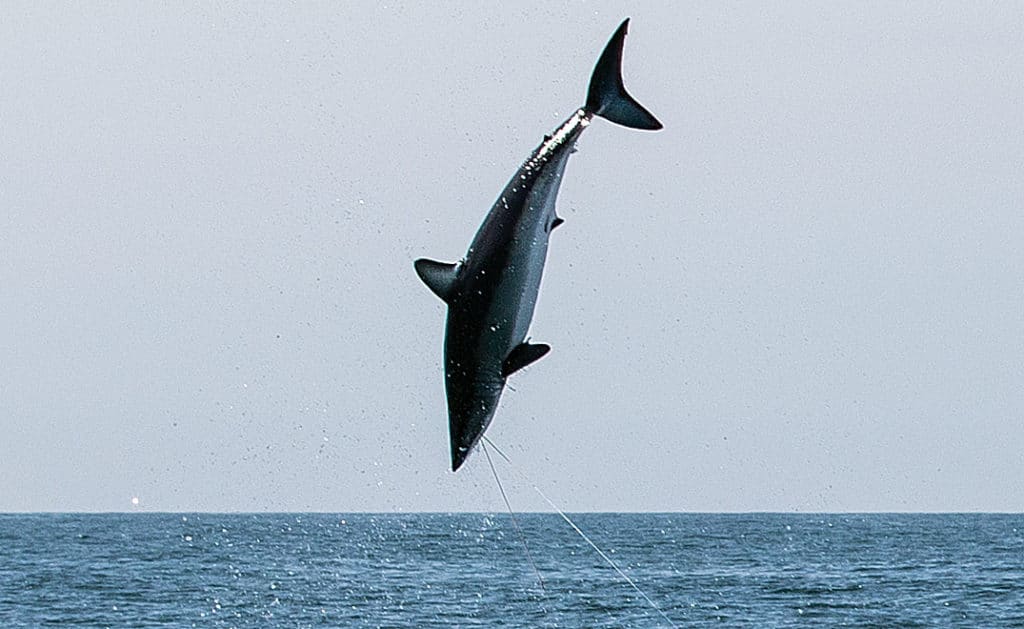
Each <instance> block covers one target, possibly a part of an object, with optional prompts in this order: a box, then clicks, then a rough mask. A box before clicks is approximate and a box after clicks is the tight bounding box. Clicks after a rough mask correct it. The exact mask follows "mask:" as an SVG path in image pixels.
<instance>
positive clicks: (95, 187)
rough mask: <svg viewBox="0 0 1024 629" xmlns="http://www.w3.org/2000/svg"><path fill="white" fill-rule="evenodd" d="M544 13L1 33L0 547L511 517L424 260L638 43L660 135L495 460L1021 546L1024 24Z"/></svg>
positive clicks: (326, 17) (591, 222) (268, 17)
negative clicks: (358, 519) (919, 524)
mask: <svg viewBox="0 0 1024 629" xmlns="http://www.w3.org/2000/svg"><path fill="white" fill-rule="evenodd" d="M550 4H551V3H546V2H529V3H526V4H523V3H517V4H516V5H515V7H512V8H507V9H502V8H500V7H496V6H494V5H488V6H487V8H486V9H483V8H477V7H476V5H467V6H465V7H460V8H423V7H420V6H418V3H416V4H410V5H404V4H401V3H389V4H387V6H381V5H379V4H377V3H365V4H360V3H322V4H319V5H314V4H306V3H299V4H297V5H282V6H280V7H277V8H274V7H269V8H268V7H258V8H257V7H255V6H250V5H248V4H244V5H242V6H240V7H239V6H220V5H216V6H214V5H211V4H210V3H203V4H202V5H199V6H194V7H192V8H188V9H184V10H181V9H179V10H172V9H164V8H162V7H160V6H158V5H156V4H153V3H145V4H142V5H139V4H133V3H125V4H120V5H112V6H107V7H100V6H98V5H97V4H95V3H88V4H85V5H73V4H68V3H63V4H57V5H50V6H48V7H43V6H41V5H39V4H38V3H29V2H26V3H13V2H5V3H2V4H0V84H2V85H3V86H4V95H3V98H0V286H2V300H0V323H2V325H0V427H2V429H3V430H2V434H3V437H2V439H0V479H2V480H0V510H4V511H6V510H61V511H63V510H128V509H132V508H133V507H132V504H131V499H132V497H138V498H139V505H138V507H137V508H138V509H144V510H246V511H257V510H325V511H355V510H369V511H393V510H461V509H470V510H489V509H494V510H500V509H503V505H502V503H501V499H500V495H499V494H498V492H497V489H496V488H495V487H494V483H493V479H492V478H491V477H490V471H489V470H488V468H487V465H486V460H485V459H484V457H483V456H481V455H480V453H478V455H476V456H475V457H474V458H473V459H471V460H470V462H469V463H468V464H467V466H466V467H464V468H463V470H462V471H460V472H459V473H458V474H452V473H451V472H449V471H448V440H447V419H446V412H445V406H444V405H445V401H444V391H443V379H442V373H441V343H442V337H443V323H444V307H443V305H442V303H441V302H440V301H439V300H438V299H436V298H435V297H434V296H433V295H432V294H431V293H430V292H429V291H428V290H427V289H426V288H425V287H424V286H422V285H421V284H420V282H419V280H418V278H417V277H416V275H415V273H414V272H413V269H412V260H413V259H414V258H416V257H420V256H427V257H433V258H437V259H448V260H456V259H458V258H460V257H461V256H462V255H463V254H464V253H465V250H466V247H467V246H468V244H469V240H470V238H471V237H472V235H473V233H474V232H475V230H476V228H477V226H478V225H479V223H480V221H481V220H482V218H483V216H484V214H485V213H486V211H487V210H488V209H489V208H490V205H491V203H492V202H493V201H494V198H495V196H496V195H497V193H498V192H499V191H500V189H501V188H502V186H503V185H504V184H505V182H506V181H507V179H508V177H509V176H510V175H511V174H512V172H513V171H514V170H515V169H516V168H517V167H518V165H519V164H520V162H521V161H522V160H523V159H524V158H525V157H526V156H527V154H528V153H529V151H530V150H531V149H532V148H533V147H534V146H535V145H536V143H537V142H538V141H539V140H540V139H541V137H542V135H543V134H544V133H546V132H547V131H549V130H551V129H552V128H553V127H554V126H556V125H557V124H558V123H559V122H560V121H561V120H562V119H563V118H565V117H566V116H567V115H568V114H570V113H571V112H572V110H573V109H574V108H575V107H576V106H578V105H580V104H582V102H583V100H584V95H585V91H586V85H587V81H588V79H589V74H590V71H591V69H592V67H593V63H594V61H595V60H596V58H597V55H598V53H599V52H600V50H601V47H602V46H603V45H604V43H605V42H606V41H607V38H608V37H609V36H610V35H611V33H612V31H613V30H614V29H615V27H616V26H617V25H618V23H619V21H620V20H621V19H622V18H623V17H625V16H627V15H628V16H632V18H633V22H632V26H631V32H630V37H629V38H628V39H627V43H626V53H625V69H624V74H625V78H626V85H627V87H628V88H629V89H630V91H631V92H632V93H633V94H634V95H635V96H636V97H637V98H638V100H639V101H640V102H641V103H643V104H644V105H645V106H647V107H648V108H649V109H650V110H651V111H652V112H654V113H655V114H656V115H657V116H658V117H659V118H660V119H661V121H662V122H663V123H664V124H665V130H664V131H662V132H660V133H656V134H651V133H639V132H635V131H631V130H628V129H624V128H621V127H617V126H614V125H612V124H611V123H607V122H604V121H600V122H598V123H595V124H594V125H593V126H592V127H591V128H590V129H589V130H588V131H587V132H586V134H584V136H583V138H582V140H581V142H580V144H579V148H580V151H579V153H578V154H577V155H575V156H574V158H573V160H572V161H571V163H570V165H569V169H568V172H567V175H566V181H565V184H564V186H563V189H562V193H561V196H560V213H561V214H562V215H563V216H564V217H565V218H566V224H565V225H564V226H563V227H562V228H560V229H559V231H558V232H557V233H556V234H555V236H554V238H553V241H552V246H551V251H550V257H549V260H548V266H547V270H546V275H545V279H544V284H543V286H542V289H541V297H540V302H539V304H538V309H537V315H536V317H535V319H534V324H533V328H532V336H533V338H534V339H535V340H537V341H539V342H545V343H549V344H551V345H552V347H553V351H552V352H551V354H549V355H548V356H547V357H545V358H544V359H543V360H542V361H540V362H538V363H537V364H536V365H534V366H532V367H531V368H529V369H528V370H527V371H526V372H525V373H520V374H517V375H516V376H515V377H514V378H513V381H512V386H513V387H514V388H515V389H516V390H515V391H507V392H506V395H505V398H504V399H503V402H502V407H501V408H500V409H499V411H498V415H497V417H496V419H495V421H494V423H493V424H492V427H491V429H490V431H489V433H488V434H489V435H490V437H491V438H492V439H493V440H494V441H495V442H496V443H498V444H499V446H501V447H502V448H503V449H504V451H505V452H506V453H507V454H508V455H509V456H510V457H511V458H512V459H513V461H514V464H515V468H516V469H518V470H521V471H522V472H525V473H526V474H527V475H528V476H529V478H531V479H532V480H533V481H535V482H536V483H537V484H538V485H539V486H540V487H541V488H542V489H543V490H544V491H545V492H546V493H547V494H549V495H550V496H551V497H552V498H553V499H555V500H556V502H558V503H559V504H560V505H561V506H562V507H564V508H566V509H569V510H701V511H706V510H710V511H719V510H765V509H767V510H780V511H790V510H799V511H843V510H975V509H981V510H1021V509H1024V470H1022V468H1021V460H1022V455H1021V452H1024V423H1022V421H1021V420H1022V415H1024V386H1022V385H1021V382H1022V381H1024V247H1022V244H1021V240H1022V234H1024V213H1022V209H1024V183H1022V181H1024V177H1022V173H1024V115H1022V113H1021V112H1022V111H1024V49H1022V47H1021V42H1022V41H1024V10H1022V8H1021V5H1020V4H1019V3H1015V2H1010V3H1005V4H997V3H993V4H988V3H986V4H978V3H962V4H955V3H949V4H943V3H935V2H912V3H893V2H888V1H885V2H857V3H847V6H835V5H831V4H829V5H821V4H820V3H816V2H806V3H800V2H784V3H778V5H777V6H775V7H760V6H749V7H748V6H732V5H729V6H726V3H721V2H688V3H682V4H680V3H676V2H662V3H633V2H627V3H580V2H576V3H571V4H566V5H564V6H558V7H552V6H550ZM501 471H502V473H503V475H504V476H505V479H506V486H507V488H508V489H509V491H510V494H511V498H512V500H513V502H514V503H515V504H516V505H517V506H518V507H519V508H521V509H546V508H547V507H546V506H545V505H544V503H543V502H541V501H540V500H539V499H538V498H537V497H536V495H535V494H533V493H532V491H531V490H530V488H529V485H528V484H527V483H525V482H523V481H522V480H521V479H518V480H517V477H516V475H515V474H514V473H513V472H511V471H509V469H508V467H507V466H506V465H504V464H502V467H501Z"/></svg>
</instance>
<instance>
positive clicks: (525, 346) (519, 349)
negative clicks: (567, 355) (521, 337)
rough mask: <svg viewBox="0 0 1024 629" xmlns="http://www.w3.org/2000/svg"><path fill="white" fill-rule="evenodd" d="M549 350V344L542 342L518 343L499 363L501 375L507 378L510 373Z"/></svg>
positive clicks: (537, 358)
mask: <svg viewBox="0 0 1024 629" xmlns="http://www.w3.org/2000/svg"><path fill="white" fill-rule="evenodd" d="M549 351H551V346H550V345H545V344H544V343H537V344H536V345H534V344H531V343H520V344H519V345H516V346H515V347H513V348H512V351H511V352H509V353H508V356H507V357H506V358H505V362H503V363H502V364H501V377H502V378H507V377H509V376H510V375H511V374H514V373H515V372H517V371H519V370H520V369H522V368H523V367H525V366H527V365H529V364H530V363H532V362H535V361H537V360H539V359H540V358H541V356H543V355H544V354H547V353H548V352H549Z"/></svg>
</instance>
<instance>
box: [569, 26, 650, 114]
mask: <svg viewBox="0 0 1024 629" xmlns="http://www.w3.org/2000/svg"><path fill="white" fill-rule="evenodd" d="M628 26H629V18H626V19H625V20H624V21H623V22H622V24H620V25H619V28H618V30H616V31H615V34H614V35H612V38H611V40H609V41H608V45H607V46H605V48H604V52H602V53H601V56H600V58H598V60H597V65H596V66H594V74H592V75H591V77H590V90H589V91H588V92H587V104H586V107H585V109H586V110H587V111H588V112H590V113H593V114H595V115H598V116H601V117H602V118H605V119H606V120H611V121H612V122H615V123H618V124H620V125H623V126H625V127H629V128H631V129H647V130H650V131H655V130H657V129H660V128H661V123H660V122H658V119H657V118H655V117H654V116H653V115H652V114H651V112H649V111H647V110H646V109H644V107H643V105H641V104H640V103H638V102H636V101H635V100H634V99H633V97H632V96H630V95H629V94H628V93H627V92H626V88H625V86H623V84H622V45H623V43H625V41H626V29H627V28H628Z"/></svg>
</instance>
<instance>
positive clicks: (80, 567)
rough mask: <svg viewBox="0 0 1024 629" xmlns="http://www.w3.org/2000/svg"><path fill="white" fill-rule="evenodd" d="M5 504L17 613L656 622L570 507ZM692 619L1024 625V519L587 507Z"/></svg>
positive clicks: (259, 622)
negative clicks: (208, 509)
mask: <svg viewBox="0 0 1024 629" xmlns="http://www.w3.org/2000/svg"><path fill="white" fill-rule="evenodd" d="M519 518H520V524H521V526H522V528H523V531H524V534H525V536H526V539H527V541H528V543H529V546H530V550H531V552H532V554H533V557H534V559H535V561H536V563H537V568H538V569H539V571H540V573H541V575H542V577H543V579H544V589H541V588H540V586H539V585H538V581H537V577H536V574H535V573H534V571H533V569H532V568H531V566H530V564H529V561H528V559H527V558H526V555H525V553H524V551H523V548H522V545H521V544H520V542H519V540H518V538H517V536H516V533H515V529H514V528H513V527H512V523H511V521H510V520H509V517H508V515H506V514H500V515H486V514H454V515H452V514H403V515H368V514H341V515H328V514H249V515H244V514H189V515H180V514H97V515H80V514H30V515H0V626H3V627H19V626H24V627H36V626H47V625H50V626H74V625H78V626H89V627H105V626H109V627H157V626H161V627H162V626H172V627H189V626H195V627H276V626H280V627H312V626H318V627H320V626H322V627H658V626H668V623H666V622H665V620H664V619H663V618H662V617H661V616H660V615H659V614H658V612H656V611H655V610H653V609H652V608H651V607H650V606H649V605H648V603H647V602H646V601H645V600H644V599H643V598H642V597H641V596H640V595H639V594H638V593H637V592H636V591H635V590H633V589H632V588H631V587H630V586H629V585H628V584H627V583H625V582H624V581H623V579H622V578H621V577H619V576H618V575H617V574H616V573H615V571H614V570H612V569H611V568H609V567H608V565H607V564H606V563H605V562H604V561H603V560H602V559H601V557H600V556H599V555H598V554H597V553H595V552H594V551H593V549H591V548H590V547H589V546H588V545H587V544H586V543H585V542H584V541H583V540H582V539H580V538H579V537H578V536H577V535H576V533H575V532H574V531H573V530H572V529H571V528H569V526H568V525H567V524H566V523H565V522H563V521H562V519H561V518H560V517H559V516H558V515H551V514H524V515H520V516H519ZM574 519H575V520H576V521H577V523H578V524H579V525H580V526H581V528H582V529H583V530H584V531H586V532H587V534H588V535H589V536H590V537H591V538H592V539H593V540H594V541H595V542H596V543H597V544H598V546H600V547H601V548H602V549H603V550H604V551H605V552H606V553H608V554H609V556H610V557H611V558H612V559H613V560H614V561H616V563H618V564H619V566H620V567H621V568H622V570H623V571H624V572H625V573H626V574H628V575H629V576H630V578H631V579H633V580H634V581H636V583H637V584H638V585H639V586H640V588H642V589H643V590H644V591H645V592H646V593H647V595H648V596H649V597H650V598H651V599H652V600H654V602H656V603H657V604H658V605H659V606H660V607H661V608H662V609H663V611H664V612H665V614H666V615H667V616H668V617H669V618H671V619H672V621H673V622H674V623H676V624H677V625H678V626H681V627H711V626H715V627H1024V516H1022V515H976V514H969V515H910V514H906V515H903V514H899V515H891V514H879V515H875V514H872V515H782V514H739V515H708V514H581V515H578V516H574Z"/></svg>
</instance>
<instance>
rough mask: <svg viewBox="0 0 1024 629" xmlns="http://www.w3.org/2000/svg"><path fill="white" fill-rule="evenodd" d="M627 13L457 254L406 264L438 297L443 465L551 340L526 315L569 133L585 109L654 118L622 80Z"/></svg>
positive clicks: (587, 117) (470, 443) (642, 124)
mask: <svg viewBox="0 0 1024 629" xmlns="http://www.w3.org/2000/svg"><path fill="white" fill-rule="evenodd" d="M628 25H629V19H628V18H627V19H626V20H624V21H623V22H622V24H621V25H620V26H619V28H618V29H617V30H616V31H615V34H614V35H612V38H611V40H610V41H609V42H608V45H607V46H606V47H605V49H604V52H602V53H601V56H600V57H599V58H598V60H597V65H596V66H595V67H594V72H593V74H592V75H591V77H590V87H589V90H588V92H587V102H586V104H585V105H584V106H583V107H581V108H579V109H577V110H576V111H575V112H574V113H573V114H572V115H571V116H569V118H568V119H567V120H566V121H565V122H563V123H562V124H561V125H559V126H558V128H557V129H555V130H554V131H553V132H552V133H551V134H550V135H546V136H544V141H543V142H541V144H540V146H538V147H537V148H536V149H534V151H533V153H531V154H530V157H529V159H527V160H526V162H525V163H524V164H523V165H522V166H521V167H520V168H519V170H517V171H516V173H515V174H514V175H513V176H512V180H511V181H509V182H508V185H506V186H505V189H504V190H502V192H501V196H499V197H498V200H497V201H495V203H494V206H493V207H492V208H491V210H490V212H488V213H487V217H486V218H485V219H484V222H483V224H482V225H481V226H480V229H479V230H478V231H477V233H476V236H475V237H474V238H473V242H472V243H471V244H470V246H469V252H468V253H467V254H466V257H465V258H464V259H463V260H462V261H461V262H459V263H457V264H456V263H445V262H436V261H434V260H428V259H425V258H421V259H419V260H416V262H415V268H416V273H418V274H419V276H420V279H422V280H423V283H425V284H426V285H427V287H428V288H430V290H432V291H433V292H434V293H435V294H436V295H437V296H438V297H440V298H441V299H443V300H444V302H445V303H446V304H448V323H447V329H446V331H445V341H444V375H445V389H446V392H447V396H448V430H449V437H450V440H451V455H452V471H456V470H458V469H459V467H460V466H461V465H462V464H463V462H465V460H466V457H468V456H469V454H470V452H472V450H473V448H474V447H475V446H476V444H477V443H478V442H479V441H480V439H481V437H483V434H484V431H485V430H487V427H488V426H489V425H490V423H491V420H492V419H493V418H494V412H495V410H496V409H497V406H498V400H499V399H500V398H501V393H502V391H503V390H504V388H505V382H506V380H507V379H508V377H509V376H510V375H512V374H513V373H515V372H516V371H519V370H520V369H522V368H523V367H526V366H527V365H529V364H530V363H532V362H534V361H536V360H538V359H539V358H541V357H542V356H544V355H545V354H547V353H548V351H549V350H550V349H551V348H550V347H549V346H548V345H545V344H543V343H531V342H529V341H528V340H526V334H527V332H528V330H529V328H530V321H531V320H532V319H533V311H534V307H535V306H536V304H537V294H538V292H539V290H540V280H541V274H542V273H543V271H544V261H545V259H546V257H547V251H548V239H549V237H550V235H551V231H552V230H553V229H554V228H556V227H558V226H559V225H561V224H562V222H563V221H562V219H561V218H559V217H558V215H557V214H556V213H555V199H556V198H557V197H558V189H559V186H560V185H561V183H562V175H563V174H564V173H565V166H566V164H567V163H568V161H569V156H570V155H571V154H572V153H574V152H575V148H574V146H575V144H576V140H577V139H578V138H579V137H580V134H582V133H583V131H584V129H586V128H587V126H589V125H590V123H591V121H592V120H593V118H594V116H599V117H601V118H604V119H606V120H610V121H612V122H615V123H618V124H620V125H623V126H626V127H629V128H631V129H646V130H657V129H660V128H661V123H660V122H658V120H657V119H656V118H655V117H654V116H653V115H652V114H651V113H650V112H649V111H647V110H646V109H644V108H643V106H642V105H640V103H638V102H636V100H634V99H633V97H631V96H630V95H629V94H628V93H627V92H626V89H625V87H624V86H623V84H622V46H623V43H624V41H625V38H626V29H627V27H628Z"/></svg>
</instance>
